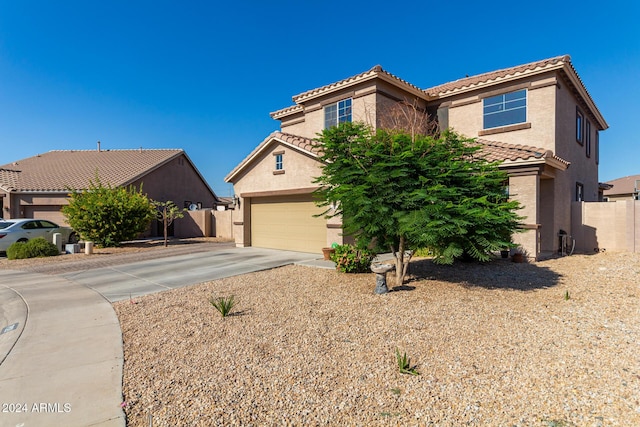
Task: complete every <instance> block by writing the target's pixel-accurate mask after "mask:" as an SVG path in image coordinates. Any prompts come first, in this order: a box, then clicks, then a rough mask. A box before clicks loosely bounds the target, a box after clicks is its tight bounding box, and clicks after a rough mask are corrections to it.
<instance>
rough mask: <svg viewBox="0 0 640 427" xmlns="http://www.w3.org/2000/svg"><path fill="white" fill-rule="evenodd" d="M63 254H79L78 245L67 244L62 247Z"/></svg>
mask: <svg viewBox="0 0 640 427" xmlns="http://www.w3.org/2000/svg"><path fill="white" fill-rule="evenodd" d="M64 253H66V254H77V253H80V245H79V244H77V243H74V244H71V243H68V244H66V245H64Z"/></svg>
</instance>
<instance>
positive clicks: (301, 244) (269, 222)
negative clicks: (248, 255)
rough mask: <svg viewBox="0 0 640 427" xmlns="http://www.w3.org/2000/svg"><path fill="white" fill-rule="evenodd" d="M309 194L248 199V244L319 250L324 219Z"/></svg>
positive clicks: (324, 239) (323, 236) (324, 233)
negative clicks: (317, 215) (249, 232)
mask: <svg viewBox="0 0 640 427" xmlns="http://www.w3.org/2000/svg"><path fill="white" fill-rule="evenodd" d="M321 212H323V209H321V208H319V207H317V206H316V205H315V204H314V203H313V201H312V199H311V196H310V195H306V196H286V197H260V198H252V199H251V246H256V247H259V248H272V249H284V250H289V251H298V252H311V253H322V248H323V247H325V246H326V245H327V225H326V224H327V220H326V219H324V218H322V217H319V218H314V216H313V215H316V214H319V213H321Z"/></svg>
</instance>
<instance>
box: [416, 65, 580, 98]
mask: <svg viewBox="0 0 640 427" xmlns="http://www.w3.org/2000/svg"><path fill="white" fill-rule="evenodd" d="M565 64H568V65H570V66H571V57H570V56H569V55H562V56H556V57H554V58H549V59H544V60H542V61H536V62H530V63H528V64H524V65H518V66H517V67H510V68H504V69H502V70H497V71H491V72H489V73H484V74H479V75H476V76H471V77H465V78H463V79H459V80H456V81H453V82H449V83H445V84H442V85H439V86H434V87H431V88H429V89H425V90H424V92H425V93H427V94H428V95H430V96H433V97H440V96H443V95H449V94H451V93H452V92H456V91H459V90H463V89H473V88H475V87H478V86H482V85H483V84H487V83H495V82H496V81H497V80H501V79H504V78H507V77H517V76H520V75H522V74H525V73H527V72H531V71H542V70H545V69H555V68H560V67H562V66H564V65H565ZM571 67H572V68H573V66H571Z"/></svg>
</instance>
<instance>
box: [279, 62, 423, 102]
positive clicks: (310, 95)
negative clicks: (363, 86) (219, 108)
mask: <svg viewBox="0 0 640 427" xmlns="http://www.w3.org/2000/svg"><path fill="white" fill-rule="evenodd" d="M375 78H380V79H384V80H387V81H389V82H391V83H393V84H395V85H396V86H399V87H403V88H404V89H405V90H406V91H408V92H412V93H414V94H415V95H417V96H420V97H423V98H426V96H425V93H424V92H423V91H422V89H420V88H419V87H417V86H415V85H413V84H411V83H409V82H407V81H406V80H403V79H401V78H400V77H398V76H396V75H394V74H391V73H390V72H388V71H385V70H384V69H383V68H382V66H381V65H375V66H373V67H372V68H370V69H369V70H367V71H365V72H363V73H360V74H356V75H354V76H351V77H347V78H346V79H342V80H339V81H337V82H334V83H330V84H328V85H325V86H321V87H319V88H315V89H311V90H308V91H306V92H302V93H300V94H298V95H295V96H294V97H293V102H295V103H296V104H301V103H304V102H306V101H308V100H311V99H314V98H317V97H319V96H323V95H325V94H327V93H330V92H333V91H335V90H339V89H343V88H345V87H349V86H352V85H354V84H357V83H360V82H364V81H367V80H372V79H375ZM279 111H282V110H279Z"/></svg>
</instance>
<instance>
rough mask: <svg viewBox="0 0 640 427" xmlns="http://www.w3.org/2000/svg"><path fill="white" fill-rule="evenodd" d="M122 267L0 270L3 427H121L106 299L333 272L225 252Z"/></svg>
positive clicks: (89, 263)
mask: <svg viewBox="0 0 640 427" xmlns="http://www.w3.org/2000/svg"><path fill="white" fill-rule="evenodd" d="M138 256H142V255H138ZM131 259H135V256H132V257H131ZM94 261H97V262H98V263H96V262H94ZM125 262H126V259H123V258H121V257H114V258H112V260H111V261H108V262H106V263H107V264H110V265H105V262H103V261H101V260H99V259H98V257H96V258H92V259H86V260H84V262H83V263H81V265H80V266H81V267H82V265H84V268H87V269H84V270H81V269H79V268H78V265H75V264H74V265H69V266H67V267H60V266H44V267H46V268H44V267H42V268H39V269H38V270H39V271H29V272H28V271H12V270H1V269H0V402H2V403H3V405H4V406H3V407H2V408H0V425H1V426H24V427H27V426H44V427H46V426H63V425H64V426H69V427H85V426H89V425H90V426H101V427H124V425H125V423H126V420H125V416H124V412H123V410H122V407H121V405H120V403H121V402H122V370H123V363H124V359H123V349H122V335H121V332H120V324H119V322H118V318H117V317H116V315H115V312H114V310H113V307H112V306H111V304H110V303H109V302H108V301H107V299H108V300H109V301H118V300H122V299H127V298H129V296H131V297H136V296H140V295H145V294H149V293H156V292H160V291H164V290H167V289H173V288H178V287H182V286H187V285H193V284H197V283H202V282H206V281H210V280H214V279H217V278H222V277H228V276H235V275H239V274H244V273H249V272H253V271H259V270H265V269H270V268H275V267H280V266H283V265H287V264H292V263H296V264H302V265H310V266H316V267H326V268H333V263H331V262H328V261H323V260H321V259H319V255H314V254H304V253H297V252H286V251H277V250H270V249H258V248H234V247H228V246H224V245H218V246H213V245H212V246H211V248H210V250H206V251H200V252H194V253H189V254H181V255H177V256H166V257H162V258H155V259H147V260H142V261H138V262H133V263H125ZM98 266H99V267H98ZM95 267H98V268H95ZM50 268H57V269H60V268H62V270H55V272H54V270H47V269H50ZM65 270H66V272H65ZM44 272H46V273H48V274H43V273H44ZM105 298H106V299H105Z"/></svg>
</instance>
